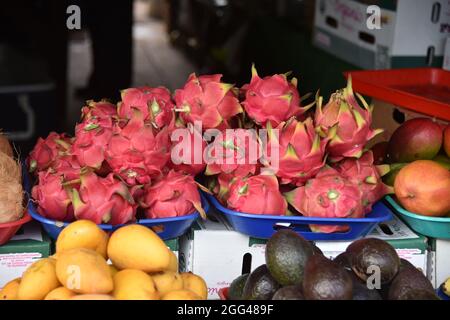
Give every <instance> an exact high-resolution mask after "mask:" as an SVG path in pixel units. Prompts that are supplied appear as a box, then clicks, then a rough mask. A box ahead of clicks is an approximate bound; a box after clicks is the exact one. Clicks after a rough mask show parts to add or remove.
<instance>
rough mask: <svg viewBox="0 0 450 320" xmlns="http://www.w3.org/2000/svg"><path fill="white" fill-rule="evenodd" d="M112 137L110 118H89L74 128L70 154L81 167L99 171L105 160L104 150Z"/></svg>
mask: <svg viewBox="0 0 450 320" xmlns="http://www.w3.org/2000/svg"><path fill="white" fill-rule="evenodd" d="M112 135H113V121H112V119H111V118H110V117H104V118H98V117H91V118H88V119H86V120H85V121H84V122H82V123H79V124H77V125H76V127H75V139H74V142H73V145H72V154H73V155H74V156H76V158H77V160H78V162H79V163H80V165H81V166H83V167H84V166H87V167H91V168H94V169H100V168H101V167H102V164H103V161H104V160H105V149H106V148H107V145H108V143H109V141H110V140H111V137H112Z"/></svg>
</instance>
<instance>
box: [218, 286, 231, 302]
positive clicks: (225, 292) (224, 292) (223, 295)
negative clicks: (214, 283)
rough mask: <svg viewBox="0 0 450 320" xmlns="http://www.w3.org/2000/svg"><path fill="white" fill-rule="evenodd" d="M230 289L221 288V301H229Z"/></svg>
mask: <svg viewBox="0 0 450 320" xmlns="http://www.w3.org/2000/svg"><path fill="white" fill-rule="evenodd" d="M229 289H230V288H229V287H225V288H220V289H219V293H218V294H219V298H220V300H228V290H229Z"/></svg>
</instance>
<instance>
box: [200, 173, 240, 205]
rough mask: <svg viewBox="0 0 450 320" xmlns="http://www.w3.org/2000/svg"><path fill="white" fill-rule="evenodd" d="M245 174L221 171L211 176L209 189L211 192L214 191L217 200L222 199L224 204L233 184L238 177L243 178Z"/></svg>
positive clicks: (221, 201)
mask: <svg viewBox="0 0 450 320" xmlns="http://www.w3.org/2000/svg"><path fill="white" fill-rule="evenodd" d="M242 177H243V176H235V175H233V174H230V173H223V172H222V173H220V174H218V175H217V176H214V177H209V178H210V179H211V180H209V185H208V189H209V191H210V192H211V193H213V194H214V195H215V196H216V198H217V200H219V201H220V203H222V204H223V205H226V203H227V200H228V197H229V194H230V187H231V185H232V184H233V183H234V182H236V180H237V179H240V178H242Z"/></svg>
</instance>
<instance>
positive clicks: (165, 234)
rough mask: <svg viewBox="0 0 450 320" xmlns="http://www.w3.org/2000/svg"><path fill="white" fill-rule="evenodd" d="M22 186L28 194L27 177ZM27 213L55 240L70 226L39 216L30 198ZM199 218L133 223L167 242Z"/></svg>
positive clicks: (205, 204) (206, 205) (206, 206)
mask: <svg viewBox="0 0 450 320" xmlns="http://www.w3.org/2000/svg"><path fill="white" fill-rule="evenodd" d="M25 172H26V171H25ZM24 186H25V190H27V192H28V193H30V190H31V184H30V180H29V178H28V176H27V175H24ZM200 196H201V200H202V206H203V209H204V210H205V212H207V211H208V210H209V203H208V201H207V200H206V199H205V197H204V196H203V195H202V194H201V193H200ZM28 213H29V214H30V215H31V217H32V218H33V219H35V220H37V221H39V222H40V223H41V224H42V227H43V228H44V230H45V231H46V232H47V233H48V235H49V236H50V237H51V238H52V239H56V238H57V237H58V235H59V233H60V232H61V231H62V230H63V229H64V228H65V227H67V226H68V225H69V224H70V222H61V221H56V220H51V219H47V218H45V217H43V216H41V215H40V214H39V213H38V212H37V211H36V207H35V205H34V203H33V201H31V197H30V200H29V201H28ZM199 216H200V214H199V213H198V212H194V213H193V214H190V215H187V216H182V217H173V218H164V219H139V220H137V221H136V222H135V223H136V224H140V225H143V226H146V227H148V228H152V230H153V231H155V232H156V233H157V234H158V236H159V237H160V238H161V239H163V240H167V239H173V238H177V237H179V236H181V235H183V234H184V233H185V232H186V231H187V230H188V229H189V228H190V227H191V225H192V224H193V223H194V222H195V220H197V219H198V217H199ZM31 217H30V219H31ZM98 226H99V227H100V228H101V229H103V230H105V231H106V232H110V231H114V230H116V229H118V228H120V227H123V226H124V225H115V226H113V225H110V224H99V225H98Z"/></svg>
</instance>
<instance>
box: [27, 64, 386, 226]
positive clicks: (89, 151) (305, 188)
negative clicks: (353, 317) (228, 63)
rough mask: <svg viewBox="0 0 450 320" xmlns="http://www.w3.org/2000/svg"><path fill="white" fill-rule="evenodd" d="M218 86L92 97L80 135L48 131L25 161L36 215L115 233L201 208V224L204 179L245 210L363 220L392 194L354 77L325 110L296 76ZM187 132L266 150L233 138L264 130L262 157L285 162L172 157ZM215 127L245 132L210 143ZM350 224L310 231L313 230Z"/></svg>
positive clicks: (216, 79)
mask: <svg viewBox="0 0 450 320" xmlns="http://www.w3.org/2000/svg"><path fill="white" fill-rule="evenodd" d="M221 78H222V76H221V75H202V76H196V75H195V74H191V75H190V76H189V78H188V80H187V82H186V83H185V85H184V87H183V88H182V89H178V90H176V91H175V92H174V94H173V95H171V93H170V92H169V90H168V89H166V88H163V87H157V88H152V87H139V88H130V89H126V90H123V91H122V93H121V100H122V101H120V102H119V103H117V105H115V104H112V103H110V102H108V101H107V100H102V101H100V102H94V101H88V102H87V105H86V106H84V107H83V108H82V115H81V121H80V122H79V123H78V124H77V125H76V127H75V134H74V136H73V137H70V136H68V135H67V134H57V133H55V132H52V133H50V134H49V136H48V137H47V138H46V139H39V140H38V142H37V144H36V146H35V148H34V149H33V151H32V152H31V153H30V155H29V157H28V159H27V164H28V166H29V170H30V171H31V172H33V173H34V174H35V176H36V184H35V186H34V187H33V190H32V198H33V201H34V202H35V203H36V204H37V210H38V212H39V213H40V214H41V215H43V216H44V217H47V218H50V219H55V220H58V221H73V220H75V219H89V220H92V221H94V222H95V223H98V224H100V223H108V224H113V225H116V224H124V223H127V222H130V221H134V220H135V219H136V217H137V215H140V214H142V215H143V216H145V217H147V218H168V217H175V216H183V215H188V214H191V213H193V212H195V211H198V212H200V214H201V215H202V216H203V217H205V212H204V211H203V209H202V207H201V197H200V193H199V188H202V189H205V188H204V187H202V186H201V184H200V183H198V181H201V182H202V183H203V184H204V185H206V186H207V188H208V189H209V190H210V192H212V193H213V194H214V195H215V196H216V197H217V199H218V200H219V201H220V202H221V203H222V204H224V205H225V206H227V207H228V208H230V209H233V210H236V211H239V212H245V213H251V214H266V215H300V214H301V215H304V216H309V217H340V218H346V217H352V218H360V217H364V216H365V215H366V214H367V213H369V212H370V211H371V208H372V205H373V204H374V203H375V202H376V201H378V200H380V198H382V197H383V196H384V195H385V194H386V193H388V192H389V191H390V190H389V188H388V187H387V186H386V185H384V184H383V183H382V181H381V177H382V176H383V175H384V174H385V173H387V172H386V171H387V169H386V168H388V166H385V165H378V164H377V165H376V164H374V157H373V154H372V152H371V151H370V150H369V151H368V150H366V145H367V143H368V141H369V140H370V139H372V138H373V137H374V136H375V135H377V134H378V133H380V132H381V131H382V130H373V129H371V122H372V110H371V108H370V106H368V104H367V103H366V102H365V101H364V99H363V98H362V97H361V96H360V95H358V94H356V96H355V94H354V93H353V90H352V84H351V79H349V81H348V84H347V87H346V88H343V89H341V90H338V91H336V92H335V93H334V94H332V95H331V97H330V98H329V101H328V103H326V104H325V105H323V98H322V97H321V96H320V95H319V94H317V95H316V97H315V99H314V100H315V101H313V102H312V103H310V104H308V105H306V106H303V105H302V102H303V101H305V98H307V96H304V97H300V94H299V92H298V90H297V80H296V79H295V78H293V79H291V80H289V75H288V74H277V75H273V76H267V77H264V78H261V77H260V76H259V75H258V74H257V72H256V69H255V68H254V67H253V68H252V78H251V81H250V83H248V84H246V85H244V86H242V87H241V88H237V87H235V86H233V85H230V84H226V83H224V82H222V81H221ZM358 101H359V102H358ZM360 104H362V106H360ZM314 107H315V108H314ZM198 122H201V129H200V130H199V129H198V127H197V126H195V125H194V124H195V123H198ZM179 128H186V129H187V130H189V131H188V132H189V133H190V138H192V139H193V140H195V139H200V141H201V147H202V150H203V149H204V148H205V147H207V146H214V147H215V149H214V150H220V149H221V148H222V149H224V150H225V149H226V151H229V150H237V151H239V149H242V148H244V149H246V148H250V145H254V143H256V144H257V145H261V148H262V144H261V142H260V140H259V138H258V137H257V136H253V139H254V141H252V142H253V143H246V144H244V146H242V145H239V146H238V145H237V142H236V140H235V139H236V136H239V132H241V131H248V130H249V129H265V130H266V132H267V136H268V140H267V143H266V146H265V148H262V150H263V153H264V152H265V153H268V152H269V151H268V150H272V152H273V150H276V151H277V152H278V159H279V161H278V162H277V166H276V167H274V166H273V163H271V162H268V161H267V157H264V156H263V157H261V158H258V159H248V158H246V161H244V162H242V161H234V162H233V161H230V162H228V161H227V162H225V163H223V161H222V162H214V160H213V161H208V160H207V159H203V158H202V159H201V161H200V162H198V161H187V160H192V159H191V158H192V157H194V156H196V154H198V152H197V151H196V150H192V153H191V155H190V156H189V157H188V158H189V159H187V160H186V157H184V158H183V159H184V160H183V161H179V160H180V159H176V157H174V155H173V152H172V151H173V149H174V148H175V147H176V146H177V144H178V143H179V141H178V140H177V139H173V137H172V133H173V132H174V131H175V130H177V129H179ZM209 129H217V130H219V131H220V132H226V131H227V129H235V130H234V132H235V133H237V134H235V135H232V136H230V135H226V134H224V135H221V136H217V137H216V138H215V139H214V138H213V139H206V138H205V135H204V133H205V132H206V131H208V130H209ZM275 130H276V131H277V133H278V134H276V135H275V134H273V133H274V132H275ZM250 137H252V136H251V135H250ZM173 140H175V141H173ZM275 144H276V145H277V148H276V149H271V148H270V146H271V145H275ZM192 145H195V143H194V144H192ZM264 150H265V151H264ZM244 151H248V150H244ZM236 154H239V152H236ZM246 154H247V155H248V154H252V153H251V152H247V153H246ZM266 155H268V154H266ZM268 156H270V155H268ZM234 160H236V159H234ZM345 228H346V227H345V226H311V229H312V230H313V231H316V232H336V231H342V230H344V229H345Z"/></svg>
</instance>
